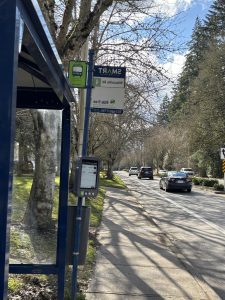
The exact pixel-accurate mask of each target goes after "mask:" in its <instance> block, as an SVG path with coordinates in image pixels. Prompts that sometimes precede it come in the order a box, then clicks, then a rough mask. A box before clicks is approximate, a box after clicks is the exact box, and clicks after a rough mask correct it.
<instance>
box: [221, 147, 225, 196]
mask: <svg viewBox="0 0 225 300" xmlns="http://www.w3.org/2000/svg"><path fill="white" fill-rule="evenodd" d="M220 158H221V159H222V171H223V181H224V182H223V186H224V191H225V148H221V149H220Z"/></svg>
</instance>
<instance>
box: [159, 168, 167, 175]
mask: <svg viewBox="0 0 225 300" xmlns="http://www.w3.org/2000/svg"><path fill="white" fill-rule="evenodd" d="M167 172H168V171H167V170H163V169H162V170H159V172H158V174H159V175H160V176H164V175H166V174H167Z"/></svg>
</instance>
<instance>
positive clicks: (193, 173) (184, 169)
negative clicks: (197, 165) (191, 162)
mask: <svg viewBox="0 0 225 300" xmlns="http://www.w3.org/2000/svg"><path fill="white" fill-rule="evenodd" d="M180 172H184V173H186V174H187V175H189V176H194V175H195V172H194V171H193V169H192V168H182V169H181V170H180Z"/></svg>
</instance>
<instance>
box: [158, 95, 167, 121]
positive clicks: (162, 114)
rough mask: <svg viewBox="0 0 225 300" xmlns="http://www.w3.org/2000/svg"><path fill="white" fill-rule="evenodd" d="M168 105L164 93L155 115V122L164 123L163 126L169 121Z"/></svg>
mask: <svg viewBox="0 0 225 300" xmlns="http://www.w3.org/2000/svg"><path fill="white" fill-rule="evenodd" d="M169 105H170V101H169V97H168V95H166V96H165V97H164V98H163V101H162V103H161V104H160V107H159V111H158V113H157V115H156V118H157V123H158V124H159V125H164V126H166V125H168V123H169V112H168V110H169Z"/></svg>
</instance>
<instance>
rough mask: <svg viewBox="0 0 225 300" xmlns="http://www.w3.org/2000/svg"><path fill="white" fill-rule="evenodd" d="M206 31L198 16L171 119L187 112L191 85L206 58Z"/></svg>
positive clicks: (175, 95) (174, 96)
mask: <svg viewBox="0 0 225 300" xmlns="http://www.w3.org/2000/svg"><path fill="white" fill-rule="evenodd" d="M205 40H206V32H205V28H204V27H203V26H202V24H201V22H200V20H199V19H198V18H197V19H196V22H195V26H194V29H193V33H192V38H191V41H190V43H189V51H188V54H187V55H186V62H185V65H184V68H183V71H182V73H181V76H180V78H179V80H178V84H177V87H176V88H175V90H174V95H173V99H172V102H171V104H170V107H169V118H170V120H174V119H177V118H178V119H179V116H180V115H183V114H185V113H187V111H186V110H185V103H187V101H188V99H189V96H190V85H191V83H192V82H193V80H194V79H195V78H196V77H197V76H198V74H199V65H200V63H201V62H202V61H203V60H204V53H205V50H206V42H205Z"/></svg>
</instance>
